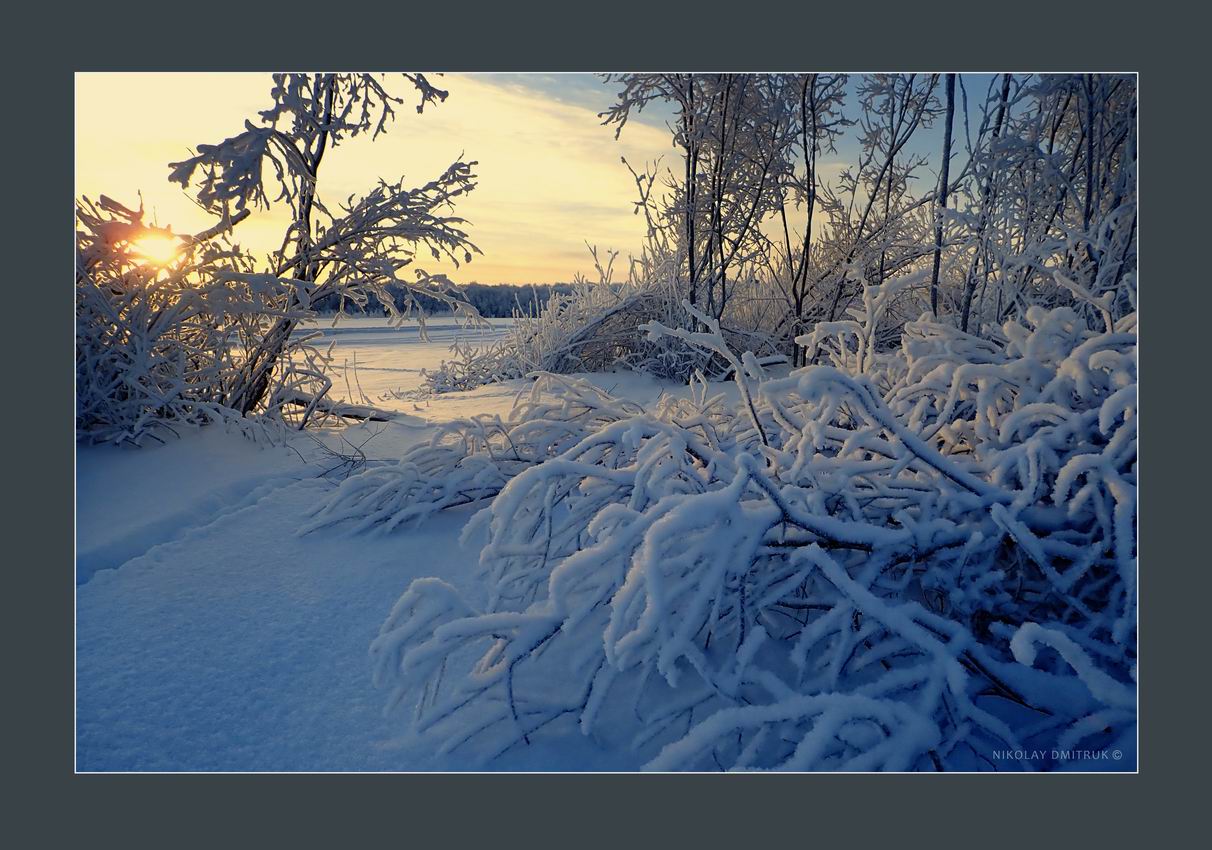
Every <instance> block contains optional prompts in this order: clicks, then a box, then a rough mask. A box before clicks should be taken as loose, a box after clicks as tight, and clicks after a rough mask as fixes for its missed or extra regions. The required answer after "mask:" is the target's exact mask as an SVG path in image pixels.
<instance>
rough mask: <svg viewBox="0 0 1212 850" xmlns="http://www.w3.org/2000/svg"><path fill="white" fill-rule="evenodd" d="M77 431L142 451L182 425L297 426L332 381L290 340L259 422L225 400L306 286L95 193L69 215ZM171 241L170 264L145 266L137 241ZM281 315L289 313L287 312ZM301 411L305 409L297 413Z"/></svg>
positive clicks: (311, 352) (300, 342) (303, 339)
mask: <svg viewBox="0 0 1212 850" xmlns="http://www.w3.org/2000/svg"><path fill="white" fill-rule="evenodd" d="M77 225H78V226H77V233H76V242H77V254H76V260H77V265H76V428H77V433H78V435H79V436H80V437H81V438H83V439H87V440H93V441H99V442H131V443H135V444H139V443H142V442H143V441H145V440H146V439H149V438H151V439H161V438H163V436H165V435H166V434H167V433H170V432H175V431H176V430H177V429H179V428H181V427H183V426H192V425H202V424H206V423H209V422H233V423H237V424H238V425H239V427H241V428H242V429H244V430H246V431H248V432H249V433H250V434H251V433H254V432H259V431H264V426H266V425H268V424H273V423H276V424H284V423H285V422H287V421H289V422H291V423H293V424H299V423H301V422H304V421H306V420H307V418H308V417H309V416H311V415H312V414H313V413H315V410H314V409H310V408H307V406H306V405H301V406H300V405H296V404H295V402H296V401H297V399H299V398H308V399H320V398H322V397H323V395H324V393H325V392H326V391H327V389H328V387H329V386H330V385H331V381H330V379H329V378H328V377H326V375H325V366H326V359H325V357H324V355H323V353H322V352H320V351H318V350H317V349H315V348H314V347H312V346H311V345H309V344H308V341H309V337H307V336H298V337H295V338H292V339H291V340H289V342H288V344H287V345H286V346H285V347H284V349H283V352H282V362H281V366H280V368H279V369H277V370H276V372H275V374H274V376H273V381H272V384H271V385H270V387H269V392H268V394H267V403H266V405H265V406H264V408H263V412H272V413H273V415H272V416H270V417H268V418H267V417H262V419H261V421H260V423H259V424H258V425H254V424H253V423H251V422H250V421H245V420H244V419H243V417H242V416H241V414H240V412H239V411H237V410H234V409H233V408H232V406H231V404H230V400H229V394H230V392H231V390H232V387H233V385H234V383H235V382H236V381H237V379H238V376H239V375H240V370H241V367H242V365H243V364H244V362H245V358H246V352H248V351H249V350H251V349H252V348H254V347H255V346H256V345H257V343H258V342H259V341H260V340H261V339H262V338H263V336H264V334H265V333H266V331H267V330H268V329H269V328H270V327H271V326H272V325H273V324H274V323H275V322H276V321H278V320H279V319H280V318H282V317H284V316H293V317H301V316H304V315H306V313H305V311H306V305H307V300H306V285H304V284H302V283H301V282H298V281H293V280H291V279H288V278H279V277H275V276H273V275H267V274H255V273H254V272H253V266H252V260H251V258H250V257H249V256H247V255H246V254H244V253H242V252H241V251H240V250H239V249H238V248H236V247H234V246H232V245H231V244H230V243H227V242H225V241H224V240H222V239H215V238H213V237H214V236H216V235H218V231H217V232H216V233H211V234H203V236H202V237H176V236H173V235H172V234H171V232H170V231H168V230H162V229H158V228H154V227H150V226H148V225H146V224H145V223H144V222H143V210H142V208H140V209H139V210H131V209H128V208H127V207H124V206H123V205H121V204H119V203H117V202H116V201H113V200H111V199H109V198H105V197H104V196H103V197H102V198H101V199H100V200H99V201H98V202H92V201H89V200H88V199H83V200H82V201H81V202H80V204H79V206H78V208H77ZM149 237H154V238H158V239H164V240H168V239H173V240H175V242H176V244H177V246H178V254H177V256H176V257H175V258H174V259H173V260H172V261H171V262H168V263H164V264H161V263H157V262H151V261H148V260H147V259H146V258H144V257H143V256H141V254H140V248H139V245H140V244H141V241H142V240H146V239H148V238H149ZM288 308H292V309H291V310H288ZM305 408H307V409H305Z"/></svg>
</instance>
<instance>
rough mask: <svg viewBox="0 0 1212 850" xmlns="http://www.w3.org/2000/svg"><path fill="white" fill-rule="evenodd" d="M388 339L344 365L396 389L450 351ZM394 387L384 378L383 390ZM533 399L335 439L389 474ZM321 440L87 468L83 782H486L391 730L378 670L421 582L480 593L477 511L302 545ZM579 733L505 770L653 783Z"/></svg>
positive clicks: (349, 345) (134, 455)
mask: <svg viewBox="0 0 1212 850" xmlns="http://www.w3.org/2000/svg"><path fill="white" fill-rule="evenodd" d="M367 338H369V341H368V339H367ZM391 338H392V337H391V336H390V335H389V334H388V333H386V332H383V331H374V330H372V331H365V332H362V333H351V334H348V335H338V336H337V343H338V345H337V351H338V356H342V355H345V356H348V357H349V358H350V359H351V360H352V358H353V356H354V355H355V354H356V356H357V359H358V363H359V369H360V370H361V369H362V368H363V364H366V363H369V364H370V365H372V366H377V367H380V368H382V369H383V371H381V372H379V373H377V374H379V375H385V374H389V373H388V371H387V369H388V367H391V364H393V363H396V364H399V363H401V362H404V363H416V362H417V361H420V362H422V363H425V362H426V361H432V362H431V363H430V364H429V365H431V366H432V365H437V362H440V358H441V355H443V354H445V353H446V352H445V346H446V345H448V344H449V340H446V341H445V342H444V343H440V342H435V343H431V344H429V345H428V346H426V345H424V344H418V343H417V342H416V341H415V333H414V335H413V336H412V338H411V339H408V337H407V336H403V337H396V338H395V339H396V343H395V344H394V345H392V344H388V343H387V342H386V340H387V339H391ZM410 354H415V355H417V356H416V358H415V359H413V360H410V359H409V356H410ZM434 358H437V359H436V360H435V359H434ZM401 368H402V367H401ZM366 374H367V373H363V375H362V379H361V380H362V383H363V388H364V389H366V383H367V379H366V377H365V375H366ZM399 374H402V373H396V376H397V377H395V378H393V380H398V375H399ZM413 374H414V375H415V374H417V373H413ZM413 380H414V383H413V386H415V380H416V378H415V377H414V379H413ZM592 380H593V381H594V382H595V383H597V384H598V385H599V386H602V387H606V388H614V389H615V390H616V391H618V392H621V393H623V394H626V395H627V396H628V397H629V398H633V399H635V400H637V401H640V402H641V403H646V402H650V401H651V400H652V399H655V398H656V397H657V395H659V394H660V392H662V391H664V390H665V389H667V388H664V387H662V386H661V385H660V384H658V383H656V382H654V381H651V380H649V379H647V378H642V377H639V376H635V375H628V374H623V375H610V374H605V375H595V376H593V378H592ZM387 386H388V384H387V383H386V381H385V380H383V379H378V378H376V379H375V383H374V389H375V390H385V388H387ZM526 386H527V384H526V382H524V381H520V382H511V384H508V385H496V386H488V387H481V388H480V389H478V390H475V391H472V392H469V393H457V394H451V395H447V396H442V397H441V398H439V399H436V400H434V401H432V402H429V403H414V402H410V401H403V400H391V401H389V402H386V403H383V402H380V403H383V404H384V406H393V407H395V409H397V410H399V411H401V413H402V414H403V415H402V416H401V417H400V418H399V419H398V420H396V421H393V422H390V423H386V424H379V423H369V424H364V425H358V426H356V427H353V428H349V429H347V430H345V431H341V432H327V433H323V434H320V435H318V436H319V439H320V440H321V442H323V443H325V444H327V445H330V446H338V447H339V446H340V445H341V443H342V441H345V440H348V441H351V442H356V443H362V442H363V441H365V440H367V439H368V438H369V442H366V443H365V450H366V451H367V453H368V455H369V457H370V458H371V459H372V460H379V461H382V460H388V459H392V458H395V457H398V456H399V454H400V452H402V451H403V450H404V449H405V448H407V447H408V446H410V445H413V444H415V443H416V442H418V441H420V440H423V439H426V438H427V437H428V436H429V435H430V434H431V433H432V431H433V427H434V425H435V424H437V423H440V422H444V421H449V420H451V419H455V418H458V417H461V416H467V415H470V414H472V413H499V414H501V415H502V416H504V415H505V414H506V413H507V412H508V409H509V406H510V404H511V402H512V399H513V397H514V395H515V394H516V393H517V392H518V391H519V390H520V389H524V388H525V387H526ZM401 387H402V388H405V389H407V388H408V386H407V385H406V384H395V385H394V386H392V387H391V388H395V389H398V388H401ZM367 392H368V393H369V392H370V390H367ZM376 401H377V399H376ZM316 436H317V435H309V434H305V435H299V436H298V438H297V439H296V440H295V441H294V443H293V446H294V449H293V450H292V449H291V448H287V447H281V446H279V447H269V448H265V447H259V446H256V445H253V444H252V443H250V442H249V441H247V440H246V439H244V438H243V437H240V436H239V435H237V434H233V433H225V432H223V431H222V430H221V429H217V428H212V429H204V430H203V431H202V432H199V433H195V434H189V435H187V436H185V437H183V438H182V439H181V440H179V441H173V442H170V443H169V444H167V445H165V446H156V447H152V448H147V449H142V450H130V449H117V448H112V447H82V448H81V449H80V450H79V451H78V456H77V470H78V475H77V514H78V518H77V526H78V527H77V547H78V566H77V569H78V572H77V582H78V583H79V587H78V588H77V600H76V609H77V610H76V618H77V623H76V628H77V659H76V663H77V667H76V687H77V767H78V769H80V770H83V771H92V770H239V771H245V770H434V769H445V770H459V769H473V768H479V767H481V766H482V765H481V764H480V762H479V761H477V759H476V755H475V754H474V753H456V754H454V755H451V756H441V757H440V756H438V755H436V754H435V753H434V752H433V748H432V746H431V745H429V744H427V743H426V742H419V741H416V740H413V739H411V738H410V737H409V736H408V735H407V722H406V717H407V712H404V713H403V714H400V715H394V716H392V717H390V718H385V717H384V716H383V714H382V706H383V705H384V703H385V701H386V694H385V693H384V692H381V691H378V690H376V689H375V688H374V687H373V685H372V683H371V676H370V663H369V656H368V648H369V645H370V642H371V640H372V639H373V638H374V636H375V635H376V634H377V633H378V629H379V626H380V624H382V622H383V621H384V620H385V619H386V617H387V614H388V612H389V611H390V610H391V607H392V605H393V604H394V603H395V601H396V599H398V598H399V596H400V594H401V593H403V592H404V590H405V589H406V588H407V587H408V584H409V583H410V582H411V581H412V580H413V579H414V578H418V577H422V576H433V575H436V576H440V577H442V578H444V579H446V580H447V581H450V582H452V583H453V584H455V585H456V586H459V587H462V588H464V589H467V590H470V591H471V592H473V593H474V592H475V578H474V571H473V570H474V565H475V562H476V557H477V553H476V551H475V550H474V549H470V550H469V549H463V548H461V547H460V546H459V545H458V534H459V532H460V531H461V530H462V527H463V525H464V524H465V523H466V521H467V520H468V519H469V518H470V517H471V515H472V514H473V513H474V509H473V508H470V507H468V508H461V509H456V510H453V511H449V512H446V513H445V514H443V515H441V516H438V517H436V518H434V519H431V520H430V521H428V522H427V523H426V524H425V525H423V526H421V527H420V528H416V529H403V530H398V531H396V532H394V533H392V534H390V535H366V534H362V535H357V536H351V535H349V534H348V532H346V531H344V530H342V529H340V528H336V529H325V530H322V531H320V532H316V533H314V534H311V535H308V536H306V537H298V536H297V535H296V530H297V528H298V527H299V525H300V520H301V518H302V516H303V512H304V511H305V509H306V508H307V507H308V506H309V505H312V504H315V502H316V501H317V500H318V499H320V498H322V497H323V496H324V494H325V493H326V492H327V491H328V489H330V488H331V487H333V486H334V481H333V480H329V479H330V478H332V477H333V476H330V477H329V478H322V477H317V476H319V474H320V473H321V472H323V471H324V470H325V469H327V468H328V467H330V466H331V463H332V458H331V457H327V456H326V455H325V453H324V452H323V451H322V449H321V448H320V446H319V444H318V443H317V441H316ZM567 731H568V734H566V735H559V736H558V737H557V736H554V735H553V736H551V737H549V738H547V739H545V741H536V743H535V744H534V745H532V746H530V747H519V748H516V749H515V750H513V751H511V752H510V753H508V754H506V755H505V756H504V757H502V758H501V759H499V760H498V761H496V762H494V763H493V764H492V768H493V769H496V770H501V769H516V770H538V769H542V770H558V769H568V770H610V769H620V770H630V769H635V768H636V767H638V764H636V763H634V762H633V760H632V759H631V757H630V756H629V755H628V754H626V753H618V752H611V751H606V750H603V749H600V748H598V747H597V746H596V745H595V744H594V742H593V741H591V740H589V739H586V738H584V737H582V736H581V735H580V734H579V733H578V732H576V731H575V729H572V728H570V729H569V730H567Z"/></svg>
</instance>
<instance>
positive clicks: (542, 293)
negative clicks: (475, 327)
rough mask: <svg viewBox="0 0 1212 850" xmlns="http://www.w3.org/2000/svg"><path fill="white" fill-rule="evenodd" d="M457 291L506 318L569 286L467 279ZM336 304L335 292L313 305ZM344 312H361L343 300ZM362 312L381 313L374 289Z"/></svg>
mask: <svg viewBox="0 0 1212 850" xmlns="http://www.w3.org/2000/svg"><path fill="white" fill-rule="evenodd" d="M388 289H389V290H391V291H392V292H393V294H395V296H396V304H397V305H400V306H403V304H404V301H405V297H406V296H405V294H404V293H403V292H402V291H400V290H397V289H396V288H394V287H392V286H390V285H389V286H388ZM458 290H459V293H460V294H461V295H462V296H463V297H464V298H466V299H467V301H469V302H470V303H471V305H472V306H473V307H475V308H476V309H477V310H479V311H480V315H481V316H484V317H486V318H508V317H509V316H512V315H513V311H514V309H515V308H520V309H521V310H522V311H523V312H524V313H527V314H533V313H534V312H536V309H538V310H541V309H542V308H543V307H544V306H546V304H547V301H548V299H550V298H551V296H552V294H553V293H557V292H558V293H568V292H571V291H572V287H571V286H569V285H568V284H566V283H527V284H513V283H499V284H485V283H467V284H462V285H460V286H459V287H458ZM414 297H416V299H417V300H418V301H419V302H420V303H421V306H422V307H423V308H424V309H425V312H426V313H444V312H447V307H446V305H445V304H443V303H442V302H441V301H439V300H437V299H436V298H430V297H429V296H427V295H416V296H414ZM339 304H340V299H339V296H338V295H336V294H333V295H330V296H327V297H325V298H322V299H320V300H319V301H318V302H316V305H315V307H316V309H317V310H318V311H319V312H321V313H335V312H337V309H338V307H339ZM345 312H346V313H353V312H362V311H361V310H360V309H359V308H358V307H357V306H355V305H353V304H350V303H348V302H346V305H345ZM365 312H366V313H368V314H370V315H377V314H380V313H385V312H386V309H385V308H384V307H383V303H382V301H380V300H379V298H378V297H377V296H376V295H375V294H374V293H369V301H368V303H367V305H366V309H365Z"/></svg>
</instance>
